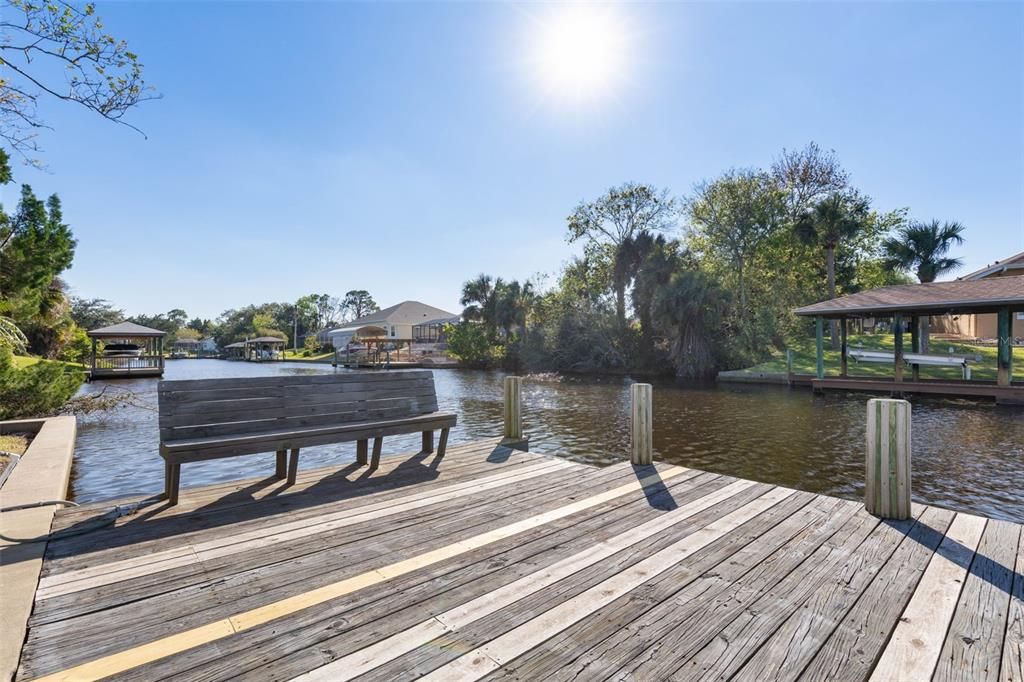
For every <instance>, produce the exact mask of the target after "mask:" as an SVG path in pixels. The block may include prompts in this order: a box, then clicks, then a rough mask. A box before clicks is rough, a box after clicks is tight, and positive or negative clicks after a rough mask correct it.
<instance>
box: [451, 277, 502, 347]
mask: <svg viewBox="0 0 1024 682" xmlns="http://www.w3.org/2000/svg"><path fill="white" fill-rule="evenodd" d="M502 284H503V282H502V281H501V279H500V278H499V279H498V280H497V282H495V281H494V280H493V279H491V276H490V275H484V274H480V275H479V276H477V278H476V279H473V280H470V281H468V282H466V283H465V284H463V285H462V298H460V299H459V303H460V304H462V305H463V306H465V308H464V309H463V311H462V317H463V319H466V320H475V321H478V322H483V323H484V326H485V327H487V329H488V331H490V332H491V333H492V336H493V333H494V332H495V331H496V324H495V319H494V318H495V308H496V306H497V300H496V297H495V295H494V292H495V290H496V289H497V288H498V287H500V286H501V285H502Z"/></svg>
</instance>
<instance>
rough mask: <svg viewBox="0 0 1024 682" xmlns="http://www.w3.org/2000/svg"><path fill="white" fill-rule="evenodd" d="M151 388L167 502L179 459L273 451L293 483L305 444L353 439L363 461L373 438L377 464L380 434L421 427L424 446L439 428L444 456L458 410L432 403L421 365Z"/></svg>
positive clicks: (429, 379) (174, 498) (281, 472)
mask: <svg viewBox="0 0 1024 682" xmlns="http://www.w3.org/2000/svg"><path fill="white" fill-rule="evenodd" d="M157 395H158V399H159V406H160V456H161V457H163V458H164V474H165V487H164V493H165V495H166V496H167V498H168V499H169V500H170V503H171V504H177V502H178V488H179V482H180V479H181V465H182V463H184V462H199V461H203V460H208V459H221V458H225V457H236V456H240V455H251V454H257V453H261V452H274V453H276V455H277V477H278V478H285V477H286V476H287V478H288V482H289V483H294V482H295V474H296V471H297V469H298V464H299V450H300V449H301V448H303V447H309V446H313V445H325V444H328V443H341V442H350V441H355V442H356V443H357V445H356V460H357V461H358V463H359V464H366V463H367V450H368V444H369V439H371V438H372V439H373V459H372V461H371V462H370V466H371V467H373V468H376V467H377V466H378V464H379V462H380V452H381V445H382V443H383V438H384V436H391V435H396V434H401V433H416V432H417V431H419V432H422V434H423V450H424V451H425V452H433V450H434V431H435V430H440V431H441V435H440V440H439V442H438V447H437V456H438V457H443V456H444V451H445V446H446V445H447V443H448V432H449V430H450V429H451V428H452V427H453V426H455V423H456V415H454V414H452V413H448V412H439V411H438V409H437V394H436V393H435V390H434V376H433V373H431V372H430V371H425V370H419V371H401V372H387V373H382V372H344V373H337V374H317V375H298V376H295V375H280V376H274V377H258V378H245V379H198V380H192V381H161V382H160V383H159V385H158V387H157ZM289 450H291V456H290V457H289V458H288V461H287V465H286V461H285V456H286V454H287V452H288V451H289Z"/></svg>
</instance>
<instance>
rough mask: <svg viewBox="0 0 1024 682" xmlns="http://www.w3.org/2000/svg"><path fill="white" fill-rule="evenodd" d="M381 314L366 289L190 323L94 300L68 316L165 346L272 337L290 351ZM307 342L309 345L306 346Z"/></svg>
mask: <svg viewBox="0 0 1024 682" xmlns="http://www.w3.org/2000/svg"><path fill="white" fill-rule="evenodd" d="M377 310H380V307H379V306H378V305H377V303H376V301H374V300H373V296H371V295H370V293H369V292H368V291H366V290H365V289H353V290H351V291H348V292H346V293H345V295H344V296H342V297H337V296H331V295H330V294H307V295H305V296H301V297H299V299H298V300H296V301H295V302H294V303H260V304H253V305H247V306H244V307H241V308H232V309H229V310H225V311H224V312H223V313H221V314H220V315H219V316H218V317H217V318H216V319H213V320H210V319H204V318H200V317H193V318H190V317H189V315H188V313H186V312H185V311H184V310H181V309H180V308H175V309H173V310H169V311H167V312H166V313H157V314H153V315H145V314H144V315H132V316H128V315H126V314H125V312H124V311H123V310H122V309H120V308H118V307H116V306H115V305H114V304H113V303H111V302H110V301H107V300H105V299H99V298H92V299H84V298H72V299H71V316H72V318H73V319H74V320H75V322H76V323H77V324H78V325H80V326H81V327H83V328H85V329H95V328H97V327H105V326H108V325H112V324H117V323H118V322H121V321H124V320H127V321H129V322H134V323H136V324H141V325H142V326H144V327H151V328H153V329H159V330H161V331H164V332H166V333H167V336H166V337H165V344H173V343H174V341H175V340H176V339H201V338H212V339H214V341H216V343H217V345H218V346H221V347H223V346H226V345H228V344H230V343H234V342H236V341H242V340H244V339H246V338H252V337H254V336H276V337H277V338H279V339H282V340H283V341H285V342H286V344H287V345H288V346H290V347H292V346H303V347H304V348H307V349H309V350H315V349H316V348H318V347H319V346H320V345H322V344H319V343H318V342H317V341H316V339H315V334H316V333H318V332H321V331H324V330H328V329H332V328H334V327H338V326H340V325H342V324H344V323H345V322H346V321H348V320H353V319H358V318H360V317H363V316H364V315H368V314H369V313H372V312H374V311H377ZM307 342H308V343H307Z"/></svg>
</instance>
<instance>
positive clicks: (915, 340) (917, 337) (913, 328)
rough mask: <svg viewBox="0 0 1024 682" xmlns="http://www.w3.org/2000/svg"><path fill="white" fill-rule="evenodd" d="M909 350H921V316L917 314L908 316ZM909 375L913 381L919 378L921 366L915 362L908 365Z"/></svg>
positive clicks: (918, 351)
mask: <svg viewBox="0 0 1024 682" xmlns="http://www.w3.org/2000/svg"><path fill="white" fill-rule="evenodd" d="M910 350H911V351H912V352H914V353H920V352H921V318H920V317H918V316H917V315H913V316H911V318H910ZM910 376H911V377H912V378H913V380H914V381H917V380H919V379H920V378H921V366H920V365H918V364H917V363H916V362H915V363H911V365H910Z"/></svg>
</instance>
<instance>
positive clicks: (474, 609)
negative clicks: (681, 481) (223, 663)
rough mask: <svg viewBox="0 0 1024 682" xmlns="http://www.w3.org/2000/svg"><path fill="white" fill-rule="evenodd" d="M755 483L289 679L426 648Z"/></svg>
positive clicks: (312, 680)
mask: <svg viewBox="0 0 1024 682" xmlns="http://www.w3.org/2000/svg"><path fill="white" fill-rule="evenodd" d="M754 485H757V484H756V483H754V481H736V482H734V483H730V484H729V485H727V486H725V487H724V488H719V489H718V490H716V491H714V492H712V493H709V494H707V495H705V496H703V497H699V498H697V499H696V500H693V501H692V502H689V503H687V504H685V505H683V506H682V507H678V508H677V509H674V510H672V511H669V512H666V513H665V514H663V515H661V516H656V517H654V518H653V519H652V520H650V521H648V522H646V523H644V524H642V525H640V526H638V527H636V528H631V529H629V530H627V531H625V532H623V533H620V534H618V535H615V536H613V537H611V538H608V539H607V540H604V541H602V542H599V543H598V544H596V545H590V546H589V547H587V548H586V549H584V550H582V551H580V552H577V553H576V554H572V555H570V556H568V557H566V558H564V559H562V560H561V561H558V562H555V563H554V564H552V565H550V566H547V567H545V568H541V569H539V570H537V571H534V572H533V573H530V574H527V575H524V576H523V577H522V578H519V579H518V580H515V581H513V582H511V583H508V584H506V585H503V586H501V587H499V588H497V589H496V590H493V591H491V592H488V593H486V594H483V595H481V596H479V597H477V598H476V599H473V600H471V601H469V602H466V603H465V604H461V605H459V606H456V607H454V608H451V609H448V610H447V611H445V612H443V613H438V614H436V615H434V616H431V617H430V618H428V619H427V620H425V621H423V622H421V623H419V624H418V625H414V626H413V627H411V628H408V629H407V630H403V631H401V632H398V633H396V634H394V635H392V636H390V637H388V638H386V639H383V640H381V641H379V642H377V643H375V644H372V645H370V646H368V647H366V648H364V649H360V650H358V651H356V652H354V653H352V654H349V655H348V656H343V657H341V658H338V659H335V660H334V661H331V662H330V663H328V664H327V665H324V666H321V667H319V668H315V669H313V670H311V671H309V672H307V673H305V674H303V675H299V676H298V677H295V678H293V679H292V682H342V681H343V680H351V679H353V678H356V677H358V676H359V675H362V674H364V673H367V672H369V671H370V670H373V669H374V668H376V667H378V666H381V665H384V664H385V663H387V662H389V661H392V660H394V659H396V658H398V657H399V656H402V655H403V654H406V653H408V652H410V651H412V650H413V649H415V648H417V647H419V646H422V645H424V644H427V643H428V642H430V641H431V640H433V639H436V638H437V637H440V636H441V635H443V634H445V633H448V632H455V631H456V630H458V628H460V627H464V626H466V625H468V624H470V623H473V622H475V621H478V620H480V619H481V618H484V617H485V616H489V615H491V614H493V613H496V612H498V611H500V610H501V609H503V608H505V607H506V606H508V605H510V604H513V603H515V602H517V601H519V600H520V599H524V598H526V597H528V596H529V595H531V594H534V593H535V592H539V591H540V590H542V589H544V588H545V587H548V586H549V585H553V584H555V583H556V582H558V581H559V580H563V579H565V578H568V577H569V576H572V575H575V574H576V573H579V572H580V571H582V570H583V569H585V568H587V567H589V566H593V565H594V564H596V563H598V562H600V561H602V560H604V559H607V558H608V557H610V556H613V555H615V554H617V553H618V552H621V551H622V550H624V549H626V548H628V547H632V546H633V545H635V544H637V543H639V542H642V541H644V540H646V539H647V538H650V537H652V536H654V535H656V534H658V533H660V532H661V531H663V530H665V529H666V528H670V527H671V526H673V525H675V524H677V523H680V522H681V521H684V520H686V519H689V518H690V517H692V516H694V515H696V514H698V513H700V512H702V511H704V510H705V509H709V508H711V507H713V506H715V505H716V504H719V503H721V502H724V501H725V500H728V499H729V498H731V497H733V496H734V495H738V494H739V493H741V492H743V491H744V490H747V489H748V488H750V487H752V486H754Z"/></svg>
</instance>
